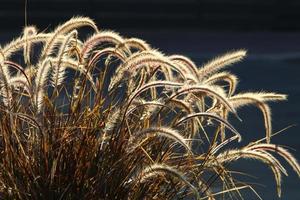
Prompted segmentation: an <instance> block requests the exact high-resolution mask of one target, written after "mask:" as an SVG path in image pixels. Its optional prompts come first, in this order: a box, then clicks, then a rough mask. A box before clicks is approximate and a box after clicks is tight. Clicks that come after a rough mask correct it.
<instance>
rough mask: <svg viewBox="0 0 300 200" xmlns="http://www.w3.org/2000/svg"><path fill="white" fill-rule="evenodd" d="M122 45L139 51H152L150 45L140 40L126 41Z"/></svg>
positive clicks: (130, 39)
mask: <svg viewBox="0 0 300 200" xmlns="http://www.w3.org/2000/svg"><path fill="white" fill-rule="evenodd" d="M122 45H125V46H128V48H135V49H138V50H139V51H146V50H150V49H151V47H150V45H149V44H147V43H146V42H145V41H144V40H141V39H139V38H128V39H125V41H124V43H123V44H122Z"/></svg>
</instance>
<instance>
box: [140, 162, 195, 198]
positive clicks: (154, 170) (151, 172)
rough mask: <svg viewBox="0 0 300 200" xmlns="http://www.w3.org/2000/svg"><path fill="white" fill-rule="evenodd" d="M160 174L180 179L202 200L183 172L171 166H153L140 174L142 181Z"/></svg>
mask: <svg viewBox="0 0 300 200" xmlns="http://www.w3.org/2000/svg"><path fill="white" fill-rule="evenodd" d="M159 172H162V173H166V174H170V175H172V176H175V177H177V178H179V179H180V180H181V181H183V182H184V183H185V184H187V185H188V186H189V187H190V188H191V189H192V191H193V193H194V194H195V196H196V198H197V200H199V199H200V195H199V192H198V190H197V189H196V188H195V186H193V185H192V184H191V183H190V182H189V181H188V180H187V178H186V177H185V176H184V175H183V174H182V173H181V172H179V171H177V170H176V169H173V168H172V167H170V166H166V165H162V164H153V165H151V166H149V167H147V168H145V169H144V170H143V171H142V172H141V173H140V178H141V181H145V180H146V179H149V178H151V177H154V176H157V173H159Z"/></svg>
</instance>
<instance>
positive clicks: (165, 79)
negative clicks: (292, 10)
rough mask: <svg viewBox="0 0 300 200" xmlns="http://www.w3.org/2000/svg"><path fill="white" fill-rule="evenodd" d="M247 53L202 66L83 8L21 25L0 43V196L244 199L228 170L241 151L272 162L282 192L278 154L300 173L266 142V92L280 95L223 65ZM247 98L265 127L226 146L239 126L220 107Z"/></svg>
mask: <svg viewBox="0 0 300 200" xmlns="http://www.w3.org/2000/svg"><path fill="white" fill-rule="evenodd" d="M82 27H85V28H87V27H89V29H90V30H92V31H93V34H92V35H91V36H84V35H82V34H79V32H78V30H79V29H80V28H82ZM245 55H246V52H245V51H244V50H237V51H232V52H229V53H227V54H225V55H222V56H219V57H217V58H215V59H213V60H212V61H210V62H208V63H206V64H204V65H203V66H201V67H199V68H198V67H197V66H196V64H195V63H193V61H191V60H190V59H189V58H187V57H184V56H181V55H171V56H168V55H164V54H162V53H161V52H159V51H157V50H155V49H153V48H151V47H150V45H149V44H147V43H146V42H145V41H143V40H140V39H137V38H123V37H121V36H120V35H119V34H117V33H115V32H112V31H102V30H99V29H98V28H97V26H96V25H95V23H94V22H93V21H92V20H91V19H89V18H84V17H76V18H72V19H71V20H69V21H67V22H65V23H64V24H62V25H60V26H58V27H57V28H56V29H55V30H54V31H52V32H48V33H45V32H39V31H38V30H37V29H36V28H35V27H33V26H31V27H26V28H25V29H24V33H23V34H22V35H21V36H20V37H19V38H17V39H15V40H13V41H11V42H10V43H8V44H7V45H5V46H2V47H1V49H0V70H1V71H0V84H1V88H0V92H1V99H0V100H1V103H0V111H1V115H0V117H1V119H0V123H1V124H0V131H1V132H0V196H1V198H4V199H174V198H175V199H180V198H192V199H193V198H196V199H210V200H213V199H220V198H222V199H223V198H224V199H227V198H232V199H242V194H241V192H240V191H241V190H244V189H248V190H251V191H253V192H254V193H256V192H255V190H254V189H253V188H252V186H251V185H249V184H247V183H243V182H239V181H238V180H236V179H235V176H234V175H235V173H233V172H232V171H231V170H230V165H229V164H230V163H231V162H234V161H236V160H239V159H242V158H251V159H256V160H259V161H262V162H263V163H265V164H266V165H267V166H268V167H270V168H271V170H272V171H273V173H274V176H275V180H276V184H277V191H278V195H279V196H280V194H281V189H280V184H281V175H287V171H286V169H285V168H284V166H283V165H282V164H281V163H280V162H279V161H278V159H277V158H276V157H275V156H281V157H283V158H284V159H285V160H286V161H287V163H288V164H290V165H291V166H292V168H293V169H294V170H295V171H296V172H297V173H298V175H300V168H299V164H298V163H297V161H296V160H295V158H294V157H293V156H292V155H291V154H290V153H289V152H288V151H287V149H285V148H284V147H282V146H278V145H274V144H272V143H271V136H272V126H271V110H270V107H269V106H268V102H270V101H281V100H285V99H286V96H285V95H282V94H276V93H240V94H236V93H235V89H236V86H237V82H238V80H237V77H236V76H235V75H233V74H231V73H230V72H227V71H222V70H223V69H224V68H225V67H227V66H229V65H231V64H233V63H235V62H237V61H240V60H242V59H243V58H244V57H245ZM112 73H113V75H111V74H112ZM245 105H255V106H257V108H258V109H260V110H261V112H262V114H263V118H264V124H265V129H266V137H265V139H262V140H259V141H257V142H254V143H253V142H252V143H250V144H249V145H247V146H245V147H241V148H237V149H229V148H228V144H229V143H233V142H238V141H240V140H241V138H242V135H240V133H239V132H238V131H237V130H236V129H235V128H234V127H233V126H232V125H231V124H230V122H229V121H228V119H229V117H230V116H232V117H233V118H237V119H239V117H238V113H237V109H238V108H240V107H242V106H245ZM218 188H219V189H218ZM258 198H259V196H258Z"/></svg>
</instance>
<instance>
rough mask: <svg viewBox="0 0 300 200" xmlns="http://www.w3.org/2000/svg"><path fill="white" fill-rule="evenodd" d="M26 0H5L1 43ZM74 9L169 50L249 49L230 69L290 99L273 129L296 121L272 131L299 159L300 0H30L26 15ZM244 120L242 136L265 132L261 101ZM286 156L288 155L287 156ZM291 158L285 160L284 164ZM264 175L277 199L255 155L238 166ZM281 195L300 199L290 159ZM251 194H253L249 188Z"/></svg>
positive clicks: (44, 25)
mask: <svg viewBox="0 0 300 200" xmlns="http://www.w3.org/2000/svg"><path fill="white" fill-rule="evenodd" d="M24 5H25V4H24V1H20V0H1V6H0V23H1V30H0V40H1V44H2V45H3V44H4V43H6V42H8V41H9V40H11V39H13V38H14V37H16V36H17V35H18V34H19V33H20V32H21V30H22V29H23V27H24V10H25V6H24ZM74 15H84V16H89V17H91V18H93V19H95V21H96V22H97V24H98V26H99V27H100V28H102V29H113V30H115V31H117V32H120V33H121V35H123V36H126V37H132V36H134V37H139V38H142V39H145V40H146V41H147V42H149V43H150V44H151V45H152V46H153V47H155V48H159V49H160V50H161V51H163V52H165V53H167V54H173V53H176V54H177V53H178V54H184V55H187V56H189V57H191V58H192V59H193V60H194V61H195V62H196V63H197V64H198V65H201V64H202V63H203V62H205V61H207V60H208V59H210V58H213V57H214V56H216V55H219V54H221V53H224V52H226V51H229V50H232V49H241V48H244V49H248V57H247V58H246V59H245V60H244V61H243V62H241V63H238V64H235V65H234V66H232V67H231V68H230V69H231V70H232V72H233V73H235V74H236V75H238V76H239V78H240V83H239V87H238V91H245V90H246V91H249V90H251V91H262V90H264V91H277V92H281V93H286V94H288V95H289V101H288V102H280V103H276V104H272V111H273V127H274V128H273V130H274V132H275V131H279V130H281V129H283V128H285V127H287V126H288V125H291V124H296V125H297V126H296V127H293V128H290V129H288V130H286V131H285V132H284V133H281V134H280V135H278V136H276V137H274V138H273V142H274V143H278V144H283V145H287V146H289V147H292V148H294V149H295V151H294V150H291V152H293V153H294V155H295V156H296V157H297V158H298V160H299V159H300V132H299V126H298V124H299V122H300V106H299V101H300V87H299V86H300V78H299V75H300V32H299V31H300V21H299V19H300V1H297V0H290V1H280V0H267V1H262V0H243V1H234V0H202V1H201V0H151V1H150V0H149V1H143V0H126V1H125V0H106V1H99V0H51V1H50V0H29V1H28V5H27V23H28V24H35V25H37V27H38V28H39V30H41V31H42V30H44V29H50V30H52V29H53V28H54V27H55V26H56V25H57V24H58V23H59V22H63V21H65V20H67V19H69V18H70V17H72V16H74ZM240 111H241V112H240V116H241V117H242V119H243V122H242V123H239V122H234V124H235V125H236V127H237V128H238V130H239V131H240V132H241V133H242V134H243V136H244V143H243V144H246V143H247V142H250V141H251V140H255V139H259V138H261V137H263V136H264V129H263V124H262V123H263V122H262V115H261V113H260V112H259V111H258V110H257V109H256V108H255V107H247V108H243V109H241V110H240ZM284 164H286V163H284ZM286 166H287V165H286ZM233 167H234V168H235V169H239V170H242V171H244V172H247V173H249V174H252V175H255V176H257V177H258V178H257V179H253V178H248V179H247V181H249V182H256V183H262V184H263V186H260V185H258V186H255V188H256V189H257V190H258V191H259V193H260V195H261V196H262V197H263V198H264V199H267V200H273V199H274V200H275V199H277V197H276V192H275V183H274V177H273V175H272V173H271V170H270V169H268V168H266V167H265V166H264V165H262V164H260V163H259V162H256V161H251V160H248V161H245V162H240V164H238V165H235V166H233ZM287 169H288V171H289V177H283V178H284V179H283V197H282V198H281V199H283V200H298V199H300V191H299V188H300V180H299V179H298V178H297V174H296V173H294V172H292V169H291V168H290V167H287ZM245 193H247V198H246V199H255V196H254V195H252V193H251V192H250V190H245Z"/></svg>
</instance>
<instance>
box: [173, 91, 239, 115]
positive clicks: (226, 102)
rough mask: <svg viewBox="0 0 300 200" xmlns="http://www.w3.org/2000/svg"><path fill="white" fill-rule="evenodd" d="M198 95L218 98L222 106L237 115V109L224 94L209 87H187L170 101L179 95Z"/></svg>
mask: <svg viewBox="0 0 300 200" xmlns="http://www.w3.org/2000/svg"><path fill="white" fill-rule="evenodd" d="M194 92H195V93H197V92H202V93H205V94H207V95H210V96H212V97H213V98H216V99H217V100H219V101H220V102H222V104H223V105H224V106H225V107H226V108H227V109H228V110H230V111H231V112H232V113H234V114H236V111H235V108H234V107H233V106H232V105H231V102H229V101H228V100H227V99H226V97H224V96H223V95H222V94H220V93H218V92H216V90H215V88H214V87H213V86H209V85H187V86H185V87H183V88H182V89H180V90H178V91H177V92H176V93H175V94H173V95H171V96H170V99H173V98H175V97H177V96H179V95H183V94H186V93H194Z"/></svg>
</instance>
